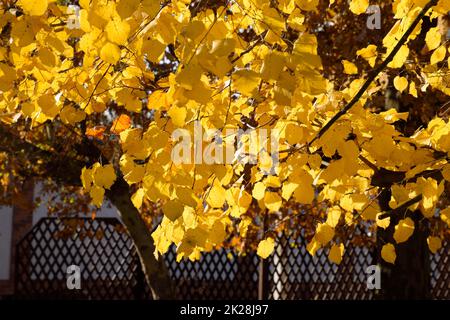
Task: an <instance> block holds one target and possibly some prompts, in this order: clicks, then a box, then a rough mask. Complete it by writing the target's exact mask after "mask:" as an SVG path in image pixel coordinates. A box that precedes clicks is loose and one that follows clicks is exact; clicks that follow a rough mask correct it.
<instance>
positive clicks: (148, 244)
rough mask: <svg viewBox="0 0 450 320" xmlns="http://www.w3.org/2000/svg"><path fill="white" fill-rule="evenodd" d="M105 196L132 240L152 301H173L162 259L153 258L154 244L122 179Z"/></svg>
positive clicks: (168, 278)
mask: <svg viewBox="0 0 450 320" xmlns="http://www.w3.org/2000/svg"><path fill="white" fill-rule="evenodd" d="M107 196H108V199H109V200H110V201H111V203H112V204H113V205H114V206H115V207H116V208H117V209H118V210H119V213H120V216H121V218H122V222H123V223H124V225H125V226H126V227H127V230H128V232H129V234H130V236H131V237H132V239H133V242H134V245H135V246H136V250H137V252H138V254H139V259H140V261H141V265H142V269H143V272H144V276H145V279H146V282H147V283H148V285H149V287H150V290H151V292H152V296H153V299H155V300H159V299H164V300H168V299H174V296H173V288H172V283H171V281H170V277H169V273H168V270H167V267H166V265H165V262H164V259H163V258H162V257H161V258H160V259H159V260H157V259H156V258H155V256H154V251H155V244H154V242H153V238H152V237H151V232H150V230H149V229H148V227H147V226H146V225H145V223H144V221H143V220H142V219H141V216H140V214H139V211H138V210H137V209H136V208H135V207H134V205H133V203H132V202H131V200H130V194H129V188H128V185H127V184H126V182H125V181H124V180H123V179H121V178H120V179H118V180H117V181H116V183H114V185H113V187H112V188H111V190H110V191H108V193H107Z"/></svg>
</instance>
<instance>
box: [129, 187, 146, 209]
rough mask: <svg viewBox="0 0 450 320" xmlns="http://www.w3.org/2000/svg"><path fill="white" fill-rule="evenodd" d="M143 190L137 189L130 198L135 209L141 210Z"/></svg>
mask: <svg viewBox="0 0 450 320" xmlns="http://www.w3.org/2000/svg"><path fill="white" fill-rule="evenodd" d="M144 194H145V190H144V189H143V188H139V189H138V190H137V191H136V192H135V193H134V194H133V195H132V196H131V202H132V203H133V205H134V206H135V208H136V209H138V210H139V209H141V207H142V201H143V200H144Z"/></svg>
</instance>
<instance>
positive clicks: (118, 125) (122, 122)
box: [110, 114, 131, 134]
mask: <svg viewBox="0 0 450 320" xmlns="http://www.w3.org/2000/svg"><path fill="white" fill-rule="evenodd" d="M130 126H131V118H130V117H129V116H127V115H126V114H121V115H120V116H119V117H117V118H116V119H115V120H114V121H113V124H112V126H111V129H110V131H111V132H112V133H115V134H120V133H121V132H122V131H124V130H126V129H128V128H129V127H130Z"/></svg>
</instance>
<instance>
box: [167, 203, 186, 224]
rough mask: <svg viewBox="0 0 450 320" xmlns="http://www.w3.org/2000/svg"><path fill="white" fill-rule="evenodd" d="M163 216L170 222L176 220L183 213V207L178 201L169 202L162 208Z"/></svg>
mask: <svg viewBox="0 0 450 320" xmlns="http://www.w3.org/2000/svg"><path fill="white" fill-rule="evenodd" d="M162 211H163V213H164V215H165V216H166V217H167V218H168V219H169V220H171V221H175V220H177V219H178V218H179V217H180V216H181V215H182V214H183V211H184V206H183V204H182V203H181V202H180V201H179V200H170V201H168V202H166V203H165V204H164V205H163V206H162Z"/></svg>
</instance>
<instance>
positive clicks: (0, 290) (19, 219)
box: [0, 179, 34, 297]
mask: <svg viewBox="0 0 450 320" xmlns="http://www.w3.org/2000/svg"><path fill="white" fill-rule="evenodd" d="M33 194H34V182H33V180H32V179H29V180H27V181H25V182H24V184H23V186H22V190H21V192H20V193H19V194H18V195H17V196H15V197H14V198H13V218H12V228H13V230H12V233H11V260H10V261H11V267H10V278H9V280H0V297H2V296H7V295H11V294H13V293H14V261H15V247H16V244H17V243H18V242H19V241H20V239H22V238H23V237H24V236H25V235H26V234H27V232H28V231H29V230H30V229H31V227H32V226H33Z"/></svg>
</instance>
